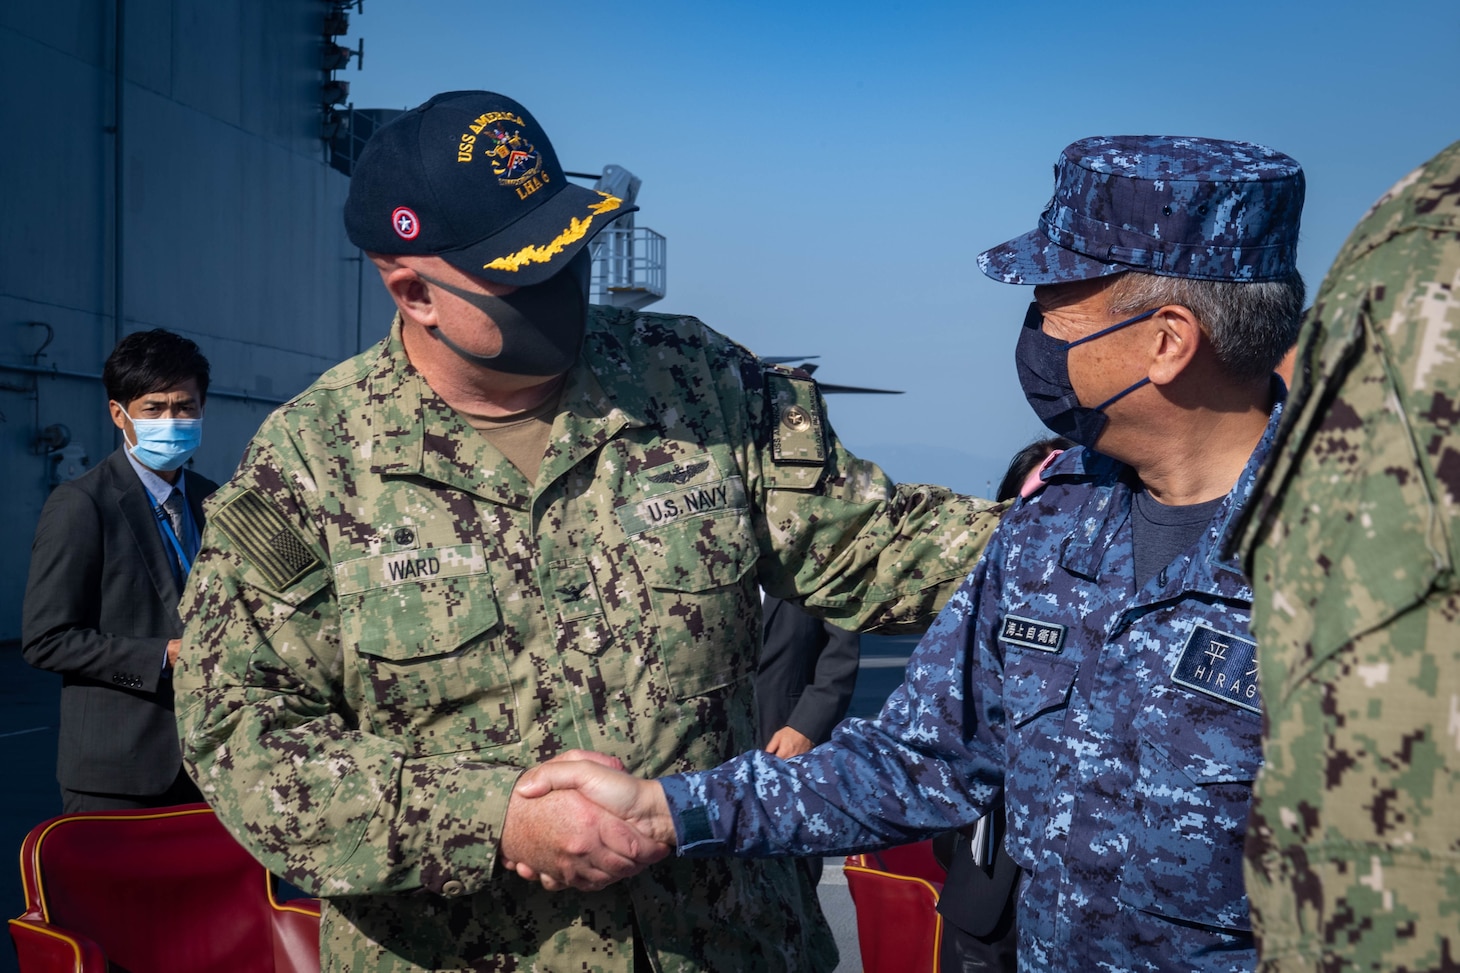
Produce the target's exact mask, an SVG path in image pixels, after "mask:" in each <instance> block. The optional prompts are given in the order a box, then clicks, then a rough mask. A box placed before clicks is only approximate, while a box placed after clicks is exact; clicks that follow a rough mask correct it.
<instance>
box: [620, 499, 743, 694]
mask: <svg viewBox="0 0 1460 973" xmlns="http://www.w3.org/2000/svg"><path fill="white" fill-rule="evenodd" d="M698 493H699V494H700V495H702V496H700V497H699V499H697V501H696V503H695V505H693V506H691V505H689V504H687V503H686V502H685V501H684V500H683V499H682V498H675V497H667V498H657V499H654V500H648V501H642V502H640V503H638V504H635V505H632V506H630V507H626V508H620V511H619V517H620V519H621V520H622V521H623V522H624V524H625V526H626V527H631V526H640V527H641V528H642V529H640V530H638V531H636V532H631V534H630V536H631V537H632V539H633V546H634V559H635V561H636V562H637V563H638V566H639V570H640V571H641V572H642V574H643V576H644V580H645V582H646V583H647V584H648V586H649V597H650V601H651V602H652V604H653V606H654V621H655V629H656V642H657V644H658V646H659V649H660V652H661V654H662V658H663V661H664V668H665V672H666V674H667V676H668V678H669V681H670V683H671V684H672V687H673V690H674V694H675V696H676V697H677V698H679V699H687V698H689V697H692V696H698V695H702V694H704V693H708V692H711V691H713V690H717V689H721V688H724V687H726V686H730V685H733V684H736V683H738V682H739V681H740V680H742V679H744V678H746V677H747V676H748V675H749V674H750V673H751V672H753V671H754V668H755V661H756V654H757V649H758V646H759V644H760V640H759V639H758V638H757V637H756V628H755V626H756V617H757V616H756V609H757V607H758V606H757V605H756V603H755V601H754V600H753V596H754V594H755V593H754V591H753V590H747V587H746V585H745V584H743V583H742V582H743V581H744V579H745V576H746V575H747V574H748V573H749V572H750V571H751V570H753V569H754V567H755V563H756V560H757V558H758V557H759V554H760V551H759V547H758V545H757V544H756V541H755V532H754V531H753V530H752V528H751V526H750V516H749V511H748V509H747V506H746V501H745V490H744V487H743V486H742V485H741V482H740V478H739V477H730V478H729V479H726V480H723V481H721V482H720V483H717V484H709V485H706V486H705V487H702V488H698ZM706 498H707V499H706ZM671 502H672V503H673V504H674V505H673V507H670V506H669V505H668V504H670V503H671ZM656 504H657V508H656V507H655V506H653V505H656ZM656 510H657V512H658V513H660V514H662V515H663V520H664V521H667V522H663V523H661V524H660V525H657V526H656V525H654V524H653V522H652V517H653V515H654V514H655V512H656Z"/></svg>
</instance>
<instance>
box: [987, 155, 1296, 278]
mask: <svg viewBox="0 0 1460 973" xmlns="http://www.w3.org/2000/svg"><path fill="white" fill-rule="evenodd" d="M1302 210H1303V170H1302V168H1301V167H1300V166H1299V165H1298V163H1297V162H1295V161H1294V160H1293V159H1292V158H1290V157H1289V156H1286V155H1284V154H1283V153H1281V152H1276V151H1274V150H1272V149H1269V148H1267V147H1266V146H1262V145H1256V144H1254V143H1252V142H1228V141H1224V140H1221V139H1207V138H1189V137H1180V136H1170V135H1114V136H1102V137H1097V138H1087V139H1081V140H1080V141H1078V142H1075V143H1073V144H1071V145H1069V146H1068V147H1066V149H1065V150H1064V152H1063V153H1062V154H1061V155H1060V158H1059V161H1057V162H1056V163H1055V166H1054V198H1053V199H1051V200H1050V201H1049V204H1048V205H1047V206H1046V207H1045V209H1044V212H1043V213H1042V214H1041V215H1040V217H1039V227H1038V229H1035V230H1031V231H1030V232H1028V233H1026V234H1024V235H1023V236H1019V237H1015V238H1014V239H1012V240H1009V241H1008V242H1006V243H1002V244H1000V245H999V246H997V247H993V248H992V249H989V250H985V251H984V252H983V253H981V254H979V255H978V265H979V268H980V269H981V270H982V271H983V272H984V273H985V274H987V275H988V276H990V277H992V278H994V279H995V280H1001V281H1004V282H1005V283H1008V284H1055V283H1061V282H1064V281H1074V280H1089V279H1090V278H1093V277H1104V276H1106V275H1108V274H1118V273H1121V272H1123V271H1127V270H1139V271H1143V272H1145V273H1149V274H1160V275H1162V276H1166V277H1190V278H1195V279H1198V280H1230V281H1265V280H1277V279H1280V278H1282V277H1285V276H1287V275H1288V274H1290V273H1291V272H1292V271H1293V270H1294V269H1296V267H1297V252H1298V220H1299V217H1300V216H1301V215H1302Z"/></svg>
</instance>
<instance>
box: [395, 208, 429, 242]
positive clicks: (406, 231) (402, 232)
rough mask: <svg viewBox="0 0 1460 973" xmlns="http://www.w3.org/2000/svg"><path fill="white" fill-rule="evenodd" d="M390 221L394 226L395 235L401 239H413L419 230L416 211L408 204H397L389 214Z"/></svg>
mask: <svg viewBox="0 0 1460 973" xmlns="http://www.w3.org/2000/svg"><path fill="white" fill-rule="evenodd" d="M390 223H391V225H392V226H394V227H395V235H396V236H398V237H400V238H401V239H402V240H414V239H415V238H416V234H418V233H420V232H421V221H420V220H418V219H416V211H415V210H413V209H411V208H410V207H409V206H397V207H396V208H395V212H394V213H391V214H390Z"/></svg>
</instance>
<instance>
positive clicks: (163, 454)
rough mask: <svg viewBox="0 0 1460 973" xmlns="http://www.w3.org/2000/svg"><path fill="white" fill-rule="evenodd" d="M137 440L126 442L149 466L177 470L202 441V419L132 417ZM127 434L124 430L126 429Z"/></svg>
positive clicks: (137, 456)
mask: <svg viewBox="0 0 1460 973" xmlns="http://www.w3.org/2000/svg"><path fill="white" fill-rule="evenodd" d="M131 421H132V428H133V429H135V430H136V435H137V442H136V444H135V445H133V444H132V443H128V444H127V448H128V449H130V450H131V451H132V455H133V456H134V457H136V459H137V462H139V463H141V464H142V465H143V466H145V467H147V468H148V469H149V470H158V471H167V470H175V469H177V468H178V467H179V466H182V465H183V464H184V463H186V462H187V461H188V458H189V457H191V456H192V455H193V454H194V453H196V452H197V451H198V447H199V446H200V445H202V443H203V420H202V419H132V420H131ZM124 438H125V433H124Z"/></svg>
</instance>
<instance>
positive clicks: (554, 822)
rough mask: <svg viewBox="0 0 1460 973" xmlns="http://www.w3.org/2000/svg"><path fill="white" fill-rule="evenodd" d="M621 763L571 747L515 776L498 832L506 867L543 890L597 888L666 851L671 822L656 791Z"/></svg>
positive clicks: (635, 870) (670, 839)
mask: <svg viewBox="0 0 1460 973" xmlns="http://www.w3.org/2000/svg"><path fill="white" fill-rule="evenodd" d="M622 768H623V764H622V763H621V762H620V761H619V760H618V759H617V758H615V757H608V756H604V755H603V754H598V753H593V752H591V751H587V750H570V751H568V752H567V753H564V754H562V755H561V756H558V757H555V758H554V759H552V760H550V761H548V762H547V763H544V764H540V765H539V766H537V767H534V768H532V769H531V770H529V771H527V772H526V773H525V774H523V775H522V776H521V777H519V778H518V780H517V786H516V787H515V788H513V790H512V797H511V800H510V801H509V803H508V805H507V819H506V821H505V823H504V825H503V830H502V841H501V849H500V850H501V856H502V859H503V861H504V863H505V865H506V867H508V868H511V869H512V870H514V871H515V872H517V874H518V875H520V876H522V877H523V878H525V879H527V880H528V881H537V882H541V883H542V886H543V887H544V888H546V889H548V890H550V891H557V890H559V889H564V888H575V889H579V890H582V891H587V892H596V891H599V890H600V889H602V888H604V887H605V886H607V885H610V884H612V883H613V882H616V881H618V880H619V879H623V878H628V877H629V876H630V875H637V874H638V873H639V872H641V871H643V870H644V869H645V868H647V867H648V866H650V865H652V864H654V863H655V862H657V861H659V860H660V859H662V858H664V857H665V856H666V855H668V854H669V850H670V848H671V847H672V846H673V844H674V821H673V819H672V818H671V817H670V814H669V806H668V804H667V803H666V802H665V800H664V791H663V789H662V788H661V787H660V786H659V785H658V783H656V782H655V781H651V780H640V779H639V778H637V777H632V776H630V775H628V774H626V773H624V772H623V769H622Z"/></svg>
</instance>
